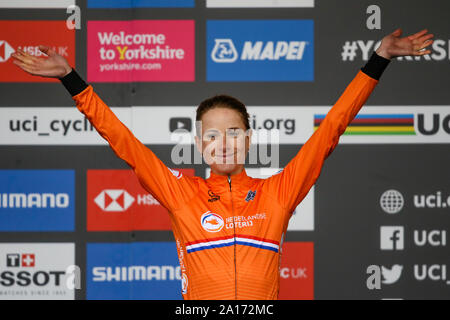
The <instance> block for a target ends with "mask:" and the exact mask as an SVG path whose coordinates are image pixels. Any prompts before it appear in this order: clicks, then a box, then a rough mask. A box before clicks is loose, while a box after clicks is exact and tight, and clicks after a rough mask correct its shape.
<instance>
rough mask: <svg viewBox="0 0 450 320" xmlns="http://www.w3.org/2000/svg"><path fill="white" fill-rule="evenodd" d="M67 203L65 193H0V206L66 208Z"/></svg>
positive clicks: (67, 196) (68, 199)
mask: <svg viewBox="0 0 450 320" xmlns="http://www.w3.org/2000/svg"><path fill="white" fill-rule="evenodd" d="M69 204H70V197H69V195H68V194H67V193H56V194H55V193H28V194H27V193H3V194H0V208H29V209H31V208H67V207H69Z"/></svg>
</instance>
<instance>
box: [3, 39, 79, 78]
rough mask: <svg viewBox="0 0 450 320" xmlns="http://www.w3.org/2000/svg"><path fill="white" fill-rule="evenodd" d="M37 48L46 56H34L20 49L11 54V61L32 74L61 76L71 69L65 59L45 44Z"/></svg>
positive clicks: (52, 76)
mask: <svg viewBox="0 0 450 320" xmlns="http://www.w3.org/2000/svg"><path fill="white" fill-rule="evenodd" d="M39 50H41V52H43V53H45V54H46V55H47V56H48V57H35V56H32V55H30V54H28V53H26V52H24V51H22V50H20V49H17V51H16V52H14V53H13V54H12V55H11V56H12V57H13V58H14V60H13V63H14V64H16V65H18V66H19V67H20V68H22V69H23V70H24V71H26V72H28V73H29V74H31V75H33V76H41V77H47V78H62V77H64V76H65V75H67V74H69V73H70V72H71V71H72V68H71V67H70V65H69V63H68V62H67V60H66V59H65V58H64V57H63V56H61V55H59V54H57V53H56V52H55V50H53V49H51V48H49V47H47V46H42V45H41V46H39Z"/></svg>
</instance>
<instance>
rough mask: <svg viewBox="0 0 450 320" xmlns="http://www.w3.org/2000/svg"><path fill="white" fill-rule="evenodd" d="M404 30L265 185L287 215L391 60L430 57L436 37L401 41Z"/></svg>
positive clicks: (376, 55) (419, 35) (384, 44)
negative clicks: (293, 155) (428, 55)
mask: <svg viewBox="0 0 450 320" xmlns="http://www.w3.org/2000/svg"><path fill="white" fill-rule="evenodd" d="M401 33H402V32H401V30H400V29H397V30H396V31H394V32H393V33H391V34H389V35H387V36H386V37H384V38H383V40H382V42H381V45H380V47H379V48H378V50H377V51H376V53H375V52H374V53H373V55H372V57H371V58H370V60H369V61H368V63H367V64H366V65H365V66H364V67H363V68H362V69H361V70H360V71H359V72H358V73H357V75H356V77H355V78H354V79H353V80H352V82H351V83H350V84H349V85H348V86H347V88H346V89H345V91H344V93H343V94H342V95H341V97H340V98H339V99H338V100H337V102H336V103H335V104H334V106H333V107H332V108H331V110H330V111H329V112H328V114H327V116H326V117H325V119H324V120H323V122H322V123H321V125H320V126H319V128H318V129H317V130H316V131H315V132H314V134H313V135H312V136H311V138H309V140H308V141H307V142H306V143H305V144H304V145H303V147H302V148H301V149H300V151H299V152H298V153H297V155H296V156H295V157H294V158H293V159H292V160H291V161H290V162H289V163H288V164H287V166H286V167H285V168H284V170H283V171H282V172H281V173H279V174H276V175H274V176H272V177H270V178H269V179H267V181H266V182H265V185H264V187H265V188H268V189H269V190H270V191H271V192H272V194H276V195H277V197H278V201H279V202H280V203H281V204H282V205H283V206H284V208H285V210H286V212H287V213H291V212H292V211H293V210H295V208H296V207H297V205H298V204H299V203H300V202H301V201H302V200H303V198H304V197H305V196H306V195H307V194H308V192H309V190H310V189H311V187H312V186H313V185H314V183H315V182H316V180H317V179H318V177H319V175H320V172H321V170H322V166H323V163H324V161H325V159H326V158H327V157H328V156H329V155H330V154H331V152H332V151H333V150H334V148H335V147H336V145H337V144H338V142H339V137H340V136H341V135H342V134H343V133H344V132H345V130H346V128H347V126H348V125H349V124H350V122H351V121H352V120H353V119H354V117H355V116H356V114H357V113H358V112H359V110H360V109H361V107H362V106H363V105H364V104H365V102H366V101H367V99H368V98H369V96H370V94H371V93H372V91H373V90H374V88H375V86H376V85H377V83H378V80H379V79H380V76H381V74H382V73H383V71H384V69H385V68H386V67H387V65H388V64H389V62H390V59H391V58H393V57H397V56H403V55H414V56H418V55H424V54H429V53H430V51H429V50H425V48H426V47H427V46H429V45H430V44H431V43H432V42H433V41H432V40H430V39H431V38H432V37H433V35H431V34H427V30H422V31H420V32H418V33H416V34H414V35H411V36H408V37H405V38H401V37H400V36H401Z"/></svg>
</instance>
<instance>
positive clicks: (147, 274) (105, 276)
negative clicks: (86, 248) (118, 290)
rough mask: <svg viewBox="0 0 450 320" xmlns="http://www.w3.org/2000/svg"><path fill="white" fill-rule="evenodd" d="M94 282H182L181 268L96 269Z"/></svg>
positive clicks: (93, 271) (134, 267)
mask: <svg viewBox="0 0 450 320" xmlns="http://www.w3.org/2000/svg"><path fill="white" fill-rule="evenodd" d="M92 274H93V279H92V280H93V281H97V282H112V281H117V282H119V281H123V282H128V281H150V280H181V269H180V266H177V267H174V266H129V267H94V268H93V269H92Z"/></svg>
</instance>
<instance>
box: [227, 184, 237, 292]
mask: <svg viewBox="0 0 450 320" xmlns="http://www.w3.org/2000/svg"><path fill="white" fill-rule="evenodd" d="M228 184H229V185H230V198H231V217H232V219H233V220H232V221H233V239H234V246H233V247H234V298H235V300H237V267H236V226H235V223H234V222H235V221H234V205H233V191H232V190H231V177H230V176H228Z"/></svg>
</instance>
